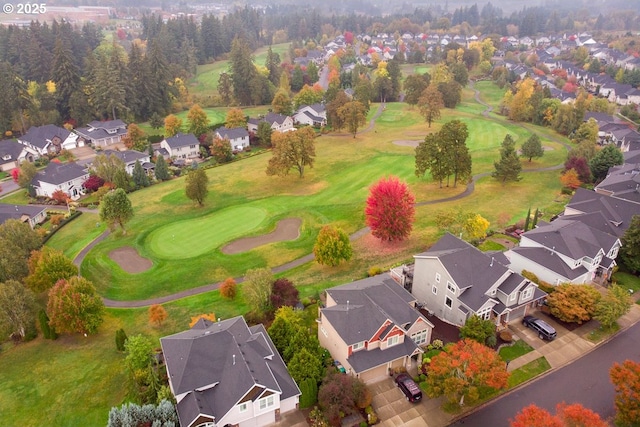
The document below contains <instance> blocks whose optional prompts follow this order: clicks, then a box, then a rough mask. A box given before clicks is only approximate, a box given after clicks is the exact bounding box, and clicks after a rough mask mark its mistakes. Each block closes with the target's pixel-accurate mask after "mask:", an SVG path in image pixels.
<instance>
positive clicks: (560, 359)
mask: <svg viewBox="0 0 640 427" xmlns="http://www.w3.org/2000/svg"><path fill="white" fill-rule="evenodd" d="M632 298H633V301H634V304H633V305H632V306H631V310H629V312H628V313H627V314H625V315H624V316H622V317H620V318H619V319H618V325H620V330H624V329H626V328H628V327H630V326H632V325H634V324H635V323H637V322H639V321H640V305H638V304H636V303H635V302H637V301H638V300H640V292H636V293H635V294H634V295H632ZM544 320H545V321H546V322H548V323H551V324H552V326H554V327H555V328H556V330H557V331H558V338H556V339H555V340H554V341H552V342H547V341H543V340H541V339H539V338H538V336H537V335H536V334H535V332H533V331H532V330H531V329H529V328H527V327H525V326H524V325H522V324H520V323H515V324H512V325H509V328H510V329H511V330H512V331H513V332H514V335H517V336H518V337H520V338H521V339H523V340H524V341H526V342H527V344H529V345H530V346H532V347H533V348H534V350H533V351H531V352H529V353H527V354H525V355H523V356H520V357H518V358H517V359H514V360H512V361H510V362H509V367H508V371H509V372H511V371H513V370H515V369H518V368H520V367H522V366H524V365H526V364H527V363H529V362H532V361H534V360H536V359H538V358H540V357H543V356H544V358H545V359H547V361H548V362H549V365H551V368H552V369H556V368H560V367H562V366H564V365H566V364H569V363H571V362H573V361H574V360H575V359H576V358H578V357H580V356H582V355H584V354H585V353H588V352H589V351H591V350H593V349H594V348H595V347H597V346H599V345H601V344H602V343H604V342H606V341H607V340H608V338H609V336H607V337H605V339H604V340H603V341H600V342H598V343H594V342H593V341H589V340H588V339H587V336H588V335H589V334H590V333H591V332H592V331H594V330H595V329H597V328H598V327H599V323H598V322H597V321H591V322H588V323H587V324H585V325H582V326H580V327H579V328H577V329H575V330H573V331H567V330H566V329H565V328H564V327H562V326H559V325H554V324H553V323H555V322H553V321H549V319H548V318H546V317H545V319H544Z"/></svg>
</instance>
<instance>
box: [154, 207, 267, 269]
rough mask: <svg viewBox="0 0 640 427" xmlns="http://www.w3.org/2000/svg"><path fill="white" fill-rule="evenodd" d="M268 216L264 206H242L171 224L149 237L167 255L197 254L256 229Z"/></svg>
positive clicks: (155, 249)
mask: <svg viewBox="0 0 640 427" xmlns="http://www.w3.org/2000/svg"><path fill="white" fill-rule="evenodd" d="M266 217H267V212H266V211H265V210H264V209H259V208H254V207H247V206H239V207H233V208H229V209H224V210H222V211H220V212H216V213H214V214H212V215H207V216H205V217H202V218H196V219H191V220H187V221H178V222H173V223H171V224H167V225H165V226H163V227H160V228H158V229H157V230H154V231H152V232H151V233H150V234H149V237H148V238H147V245H148V247H149V249H151V251H152V252H153V253H154V254H155V255H157V256H159V257H161V258H166V259H186V258H193V257H196V256H199V255H202V254H204V253H206V252H209V251H211V250H213V249H215V248H217V247H219V246H221V245H222V244H224V243H227V242H228V241H230V240H233V239H235V238H238V237H241V236H244V235H245V234H247V233H248V232H250V231H252V230H254V229H256V228H257V227H258V226H259V225H260V223H262V221H263V220H264V219H265V218H266Z"/></svg>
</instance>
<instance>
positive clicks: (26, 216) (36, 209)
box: [0, 203, 47, 228]
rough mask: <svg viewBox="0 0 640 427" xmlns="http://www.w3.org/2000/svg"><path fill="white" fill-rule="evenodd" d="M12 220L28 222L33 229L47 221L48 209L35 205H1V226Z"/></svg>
mask: <svg viewBox="0 0 640 427" xmlns="http://www.w3.org/2000/svg"><path fill="white" fill-rule="evenodd" d="M10 219H16V220H18V221H20V222H26V223H27V224H29V226H30V227H31V228H34V227H35V226H36V225H38V224H40V223H42V222H44V220H45V219H47V209H46V208H44V207H42V206H33V205H10V204H6V203H0V224H4V223H5V222H6V221H8V220H10Z"/></svg>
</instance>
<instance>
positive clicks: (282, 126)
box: [247, 113, 296, 133]
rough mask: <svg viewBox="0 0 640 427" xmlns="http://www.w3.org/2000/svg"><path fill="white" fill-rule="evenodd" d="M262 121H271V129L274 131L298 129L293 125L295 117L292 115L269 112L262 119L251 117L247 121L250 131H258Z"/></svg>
mask: <svg viewBox="0 0 640 427" xmlns="http://www.w3.org/2000/svg"><path fill="white" fill-rule="evenodd" d="M260 122H267V123H269V126H271V130H272V131H274V132H290V131H292V130H296V129H295V128H294V127H293V119H292V118H291V117H289V116H284V115H282V114H277V113H267V114H266V115H265V116H264V117H263V118H260V119H249V121H248V122H247V130H248V131H249V132H253V133H256V132H257V131H258V125H259V124H260Z"/></svg>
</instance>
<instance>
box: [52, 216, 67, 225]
mask: <svg viewBox="0 0 640 427" xmlns="http://www.w3.org/2000/svg"><path fill="white" fill-rule="evenodd" d="M63 219H64V215H51V219H50V220H49V221H51V225H55V226H58V225H60V223H61V222H62V220H63Z"/></svg>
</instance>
